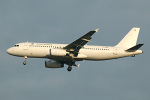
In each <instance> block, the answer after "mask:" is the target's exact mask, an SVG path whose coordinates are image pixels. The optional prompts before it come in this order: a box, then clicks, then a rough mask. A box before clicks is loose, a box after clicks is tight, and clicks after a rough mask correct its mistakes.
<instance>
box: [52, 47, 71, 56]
mask: <svg viewBox="0 0 150 100" xmlns="http://www.w3.org/2000/svg"><path fill="white" fill-rule="evenodd" d="M67 54H68V52H66V50H64V49H50V55H52V56H66V55H67Z"/></svg>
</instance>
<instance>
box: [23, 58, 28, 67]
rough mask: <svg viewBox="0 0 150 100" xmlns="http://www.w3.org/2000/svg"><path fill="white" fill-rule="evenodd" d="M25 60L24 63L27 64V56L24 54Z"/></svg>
mask: <svg viewBox="0 0 150 100" xmlns="http://www.w3.org/2000/svg"><path fill="white" fill-rule="evenodd" d="M24 60H25V61H24V62H23V65H26V64H27V62H26V61H27V56H24Z"/></svg>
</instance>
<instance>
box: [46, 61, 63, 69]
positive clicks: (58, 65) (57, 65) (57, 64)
mask: <svg viewBox="0 0 150 100" xmlns="http://www.w3.org/2000/svg"><path fill="white" fill-rule="evenodd" d="M45 67H46V68H62V67H64V64H63V63H60V62H56V61H54V62H51V61H45Z"/></svg>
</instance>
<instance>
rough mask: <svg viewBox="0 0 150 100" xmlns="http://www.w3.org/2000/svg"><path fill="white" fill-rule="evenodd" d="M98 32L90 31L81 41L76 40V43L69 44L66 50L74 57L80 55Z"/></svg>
mask: <svg viewBox="0 0 150 100" xmlns="http://www.w3.org/2000/svg"><path fill="white" fill-rule="evenodd" d="M95 32H98V29H96V30H93V31H89V32H88V33H86V34H85V35H83V36H82V37H80V38H79V39H77V40H75V41H74V42H72V43H70V44H68V45H67V46H66V47H64V49H67V51H69V52H71V53H73V54H74V56H77V55H78V52H79V50H80V49H81V48H82V47H83V46H84V45H85V44H86V43H87V42H89V41H90V40H91V39H92V38H91V36H92V35H93V34H94V33H95Z"/></svg>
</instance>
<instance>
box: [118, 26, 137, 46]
mask: <svg viewBox="0 0 150 100" xmlns="http://www.w3.org/2000/svg"><path fill="white" fill-rule="evenodd" d="M139 31H140V28H132V29H131V30H130V31H129V33H128V34H127V35H126V36H125V37H124V38H123V39H122V40H121V41H120V42H119V43H118V44H117V45H116V47H124V48H131V47H133V46H135V45H136V42H137V38H138V35H139Z"/></svg>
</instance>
